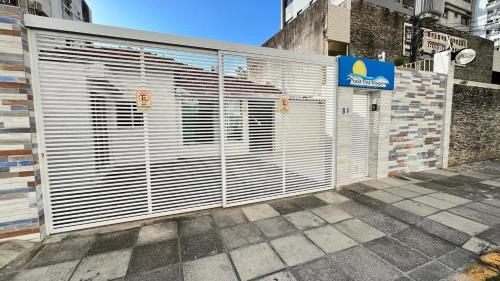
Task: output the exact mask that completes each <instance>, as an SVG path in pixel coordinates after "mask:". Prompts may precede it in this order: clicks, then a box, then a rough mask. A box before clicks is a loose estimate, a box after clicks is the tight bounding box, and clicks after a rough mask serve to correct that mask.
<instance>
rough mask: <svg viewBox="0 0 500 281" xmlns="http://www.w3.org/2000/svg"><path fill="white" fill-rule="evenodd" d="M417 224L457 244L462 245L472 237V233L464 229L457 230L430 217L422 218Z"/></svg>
mask: <svg viewBox="0 0 500 281" xmlns="http://www.w3.org/2000/svg"><path fill="white" fill-rule="evenodd" d="M416 226H417V227H418V228H420V229H422V230H424V231H426V232H428V233H430V234H434V235H436V236H437V237H440V238H442V239H444V240H446V241H449V242H451V243H453V244H455V245H462V244H463V243H465V241H467V240H468V239H469V238H470V235H469V234H467V233H465V232H463V231H460V230H457V229H455V228H452V227H449V226H447V225H444V224H442V223H440V222H437V221H434V220H431V219H428V218H423V219H421V220H420V221H418V222H417V224H416Z"/></svg>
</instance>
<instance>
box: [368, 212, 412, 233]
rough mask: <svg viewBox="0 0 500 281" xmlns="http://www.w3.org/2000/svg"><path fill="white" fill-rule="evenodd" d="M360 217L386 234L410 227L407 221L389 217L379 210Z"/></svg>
mask: <svg viewBox="0 0 500 281" xmlns="http://www.w3.org/2000/svg"><path fill="white" fill-rule="evenodd" d="M360 219H361V220H362V221H364V222H366V223H367V224H369V225H371V226H373V227H375V228H376V229H378V230H380V231H382V232H384V233H386V234H393V233H396V232H400V231H402V230H404V229H406V228H408V227H409V225H407V224H406V223H404V222H401V221H399V220H397V219H394V218H392V217H388V216H386V215H384V214H381V213H379V212H375V213H372V214H369V215H367V216H364V217H361V218H360Z"/></svg>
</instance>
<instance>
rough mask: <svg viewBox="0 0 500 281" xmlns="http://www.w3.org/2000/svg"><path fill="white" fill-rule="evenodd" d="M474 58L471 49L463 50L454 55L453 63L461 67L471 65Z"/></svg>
mask: <svg viewBox="0 0 500 281" xmlns="http://www.w3.org/2000/svg"><path fill="white" fill-rule="evenodd" d="M475 58H476V51H474V50H473V49H463V50H460V51H458V53H457V54H456V55H455V62H456V63H458V64H461V65H466V64H469V63H471V62H472V61H473V60H474V59H475Z"/></svg>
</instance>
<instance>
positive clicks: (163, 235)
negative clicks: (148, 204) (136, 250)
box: [137, 221, 177, 245]
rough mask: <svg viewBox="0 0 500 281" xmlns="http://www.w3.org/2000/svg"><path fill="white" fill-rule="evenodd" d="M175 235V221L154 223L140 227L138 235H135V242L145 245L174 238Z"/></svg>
mask: <svg viewBox="0 0 500 281" xmlns="http://www.w3.org/2000/svg"><path fill="white" fill-rule="evenodd" d="M176 237H177V223H176V222H175V221H167V222H161V223H155V224H150V225H145V226H143V227H141V230H140V231H139V236H138V237H137V244H138V245H145V244H150V243H155V242H160V241H164V240H170V239H174V238H176Z"/></svg>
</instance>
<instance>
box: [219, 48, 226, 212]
mask: <svg viewBox="0 0 500 281" xmlns="http://www.w3.org/2000/svg"><path fill="white" fill-rule="evenodd" d="M217 56H218V61H219V62H218V69H217V70H218V76H219V77H218V78H219V135H220V139H219V142H220V163H221V182H222V207H226V206H227V196H226V150H225V143H226V128H225V121H224V55H223V53H222V51H220V50H219V51H218V53H217Z"/></svg>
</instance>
